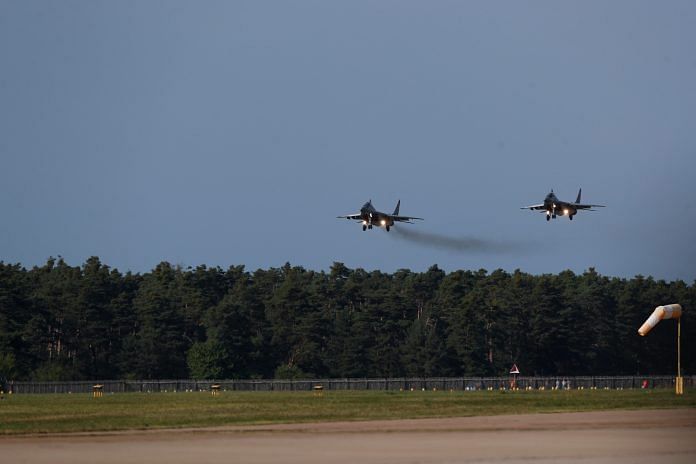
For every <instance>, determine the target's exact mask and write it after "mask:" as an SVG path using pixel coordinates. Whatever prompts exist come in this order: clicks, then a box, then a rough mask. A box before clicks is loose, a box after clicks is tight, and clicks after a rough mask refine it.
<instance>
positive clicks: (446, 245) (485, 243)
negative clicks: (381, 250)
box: [392, 227, 526, 253]
mask: <svg viewBox="0 0 696 464" xmlns="http://www.w3.org/2000/svg"><path fill="white" fill-rule="evenodd" d="M392 231H393V232H392V233H393V234H394V237H396V238H398V239H399V240H406V241H408V242H412V243H417V244H419V245H423V246H427V247H431V248H440V249H443V250H450V251H458V252H472V251H473V252H493V253H506V252H512V251H519V250H522V249H523V248H526V245H524V244H522V243H517V242H497V241H494V240H487V239H480V238H476V237H452V236H448V235H440V234H434V233H432V232H420V231H415V230H412V229H407V228H406V227H398V228H397V227H394V228H393V229H392Z"/></svg>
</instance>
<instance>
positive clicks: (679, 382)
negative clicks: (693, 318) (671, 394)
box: [676, 317, 684, 395]
mask: <svg viewBox="0 0 696 464" xmlns="http://www.w3.org/2000/svg"><path fill="white" fill-rule="evenodd" d="M676 393H677V395H683V394H684V379H683V378H682V375H681V317H680V318H679V319H677V385H676Z"/></svg>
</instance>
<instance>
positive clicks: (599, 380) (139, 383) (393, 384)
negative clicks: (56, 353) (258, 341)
mask: <svg viewBox="0 0 696 464" xmlns="http://www.w3.org/2000/svg"><path fill="white" fill-rule="evenodd" d="M511 382H512V377H507V376H506V377H428V378H414V377H408V378H369V379H301V380H279V379H266V380H237V379H227V380H90V381H58V382H32V381H27V382H18V381H10V382H8V383H7V385H6V387H7V388H8V389H9V391H11V392H13V393H17V394H25V393H89V392H92V387H93V386H94V385H95V384H99V385H103V392H104V393H125V392H185V391H208V390H210V388H211V385H214V384H217V385H220V389H221V390H223V391H260V392H268V391H312V390H313V389H314V387H315V386H319V385H320V386H321V387H322V388H323V389H324V390H381V391H386V390H391V391H402V390H403V391H409V390H445V391H448V390H457V391H478V390H500V389H506V390H507V389H510V388H511V386H512V384H511ZM674 384H675V379H674V377H670V376H621V377H618V376H611V377H521V376H518V377H517V378H516V379H515V387H516V388H517V389H519V390H526V389H533V390H559V389H560V390H563V389H565V390H571V389H572V390H575V389H598V390H623V389H633V388H674ZM695 386H696V376H685V377H684V388H694V387H695Z"/></svg>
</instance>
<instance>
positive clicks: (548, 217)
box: [363, 214, 551, 230]
mask: <svg viewBox="0 0 696 464" xmlns="http://www.w3.org/2000/svg"><path fill="white" fill-rule="evenodd" d="M550 219H551V216H549V215H548V214H547V215H546V220H547V221H549V220H550ZM363 227H365V226H363ZM363 230H365V229H364V228H363Z"/></svg>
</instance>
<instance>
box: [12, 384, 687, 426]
mask: <svg viewBox="0 0 696 464" xmlns="http://www.w3.org/2000/svg"><path fill="white" fill-rule="evenodd" d="M693 407H696V391H693V390H687V391H686V392H685V394H684V395H683V396H676V395H675V394H674V392H673V391H672V390H667V389H664V390H662V389H657V390H621V391H616V390H570V391H515V392H510V391H508V392H499V391H492V392H489V391H481V392H461V391H458V392H443V391H437V392H433V391H416V392H385V391H375V392H366V391H329V392H324V394H323V395H322V396H315V395H314V394H312V393H311V392H289V393H282V392H266V393H262V392H223V393H222V394H221V395H220V396H219V397H213V396H211V395H210V393H201V392H180V393H152V394H148V393H124V394H105V395H104V397H103V398H92V397H91V395H86V394H79V395H77V394H60V395H12V396H5V399H4V400H2V401H0V434H2V435H16V434H27V433H57V432H85V431H110V430H127V429H153V428H180V427H210V426H223V425H246V424H273V423H300V422H326V421H354V420H378V419H407V418H425V417H462V416H480V415H500V414H528V413H551V412H574V411H595V410H610V409H641V408H651V409H657V408H693Z"/></svg>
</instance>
